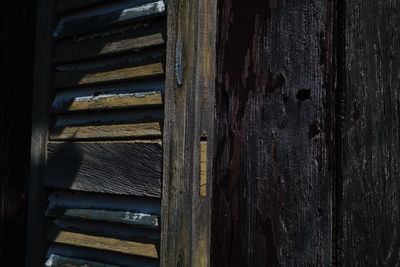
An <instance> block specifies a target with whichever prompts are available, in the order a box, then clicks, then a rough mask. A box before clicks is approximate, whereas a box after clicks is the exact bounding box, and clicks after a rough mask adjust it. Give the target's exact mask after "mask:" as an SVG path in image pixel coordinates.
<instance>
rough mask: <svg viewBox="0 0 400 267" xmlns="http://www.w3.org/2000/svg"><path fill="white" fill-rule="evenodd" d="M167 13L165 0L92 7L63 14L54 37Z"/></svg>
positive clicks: (143, 0) (125, 2) (142, 0)
mask: <svg viewBox="0 0 400 267" xmlns="http://www.w3.org/2000/svg"><path fill="white" fill-rule="evenodd" d="M164 13H165V3H164V1H163V0H161V1H154V0H151V1H150V0H147V1H146V0H140V1H124V2H119V3H116V4H114V3H112V4H109V5H105V6H101V7H96V8H92V9H89V10H84V11H80V12H76V13H73V14H68V15H65V16H63V17H62V18H61V19H60V21H59V23H58V25H57V28H56V30H55V31H54V34H53V36H54V38H62V37H66V36H70V35H76V34H80V33H85V32H90V31H94V30H99V29H101V28H104V27H110V26H114V25H119V24H123V23H128V22H132V21H137V20H143V19H147V18H150V17H154V16H161V15H163V14H164Z"/></svg>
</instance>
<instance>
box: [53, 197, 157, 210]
mask: <svg viewBox="0 0 400 267" xmlns="http://www.w3.org/2000/svg"><path fill="white" fill-rule="evenodd" d="M47 202H48V208H51V209H56V208H84V209H103V210H125V211H132V212H138V213H148V214H160V204H161V203H160V199H157V198H143V197H134V196H119V195H110V194H95V193H87V192H78V191H61V192H53V193H52V194H50V196H49V198H48V200H47Z"/></svg>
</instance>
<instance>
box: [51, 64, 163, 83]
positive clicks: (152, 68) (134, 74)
mask: <svg viewBox="0 0 400 267" xmlns="http://www.w3.org/2000/svg"><path fill="white" fill-rule="evenodd" d="M163 75H164V67H163V64H162V63H151V64H147V65H143V66H135V67H127V68H122V69H115V70H109V71H100V72H96V73H84V72H57V73H56V74H55V75H54V80H53V86H54V87H55V88H65V87H74V86H77V85H89V84H98V83H104V82H108V83H109V82H119V81H126V80H133V79H146V78H153V77H160V76H163Z"/></svg>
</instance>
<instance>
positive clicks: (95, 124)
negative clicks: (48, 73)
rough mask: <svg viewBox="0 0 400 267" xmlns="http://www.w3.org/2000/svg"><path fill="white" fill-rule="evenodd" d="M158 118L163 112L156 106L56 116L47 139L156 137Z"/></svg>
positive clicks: (159, 130) (160, 120) (159, 133)
mask: <svg viewBox="0 0 400 267" xmlns="http://www.w3.org/2000/svg"><path fill="white" fill-rule="evenodd" d="M162 120H163V112H162V111H161V110H159V109H144V110H137V111H135V112H107V113H103V114H101V113H91V114H71V115H59V116H57V121H56V124H55V125H54V128H53V129H52V130H51V132H50V139H51V140H68V139H76V140H78V139H83V140H86V139H102V138H103V139H127V138H134V139H138V138H160V137H161V136H162V124H163V122H162Z"/></svg>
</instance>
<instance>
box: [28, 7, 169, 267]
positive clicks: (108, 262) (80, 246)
mask: <svg viewBox="0 0 400 267" xmlns="http://www.w3.org/2000/svg"><path fill="white" fill-rule="evenodd" d="M165 49H166V3H165V2H164V1H163V0H129V1H123V0H121V1H106V0H85V1H83V0H79V1H75V0H58V1H51V0H41V1H39V6H38V27H37V55H36V66H35V67H36V74H35V75H36V84H35V96H34V114H33V133H32V161H31V163H32V175H31V179H30V199H29V203H30V215H29V227H28V259H27V265H28V266H43V265H44V264H45V266H64V265H65V264H70V265H68V266H83V265H85V264H87V265H90V266H158V265H159V254H160V252H159V250H160V245H159V244H160V209H161V185H162V154H163V152H162V134H163V120H164V107H163V106H164V90H165V82H164V78H165V51H166V50H165ZM85 266H86V265H85Z"/></svg>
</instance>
